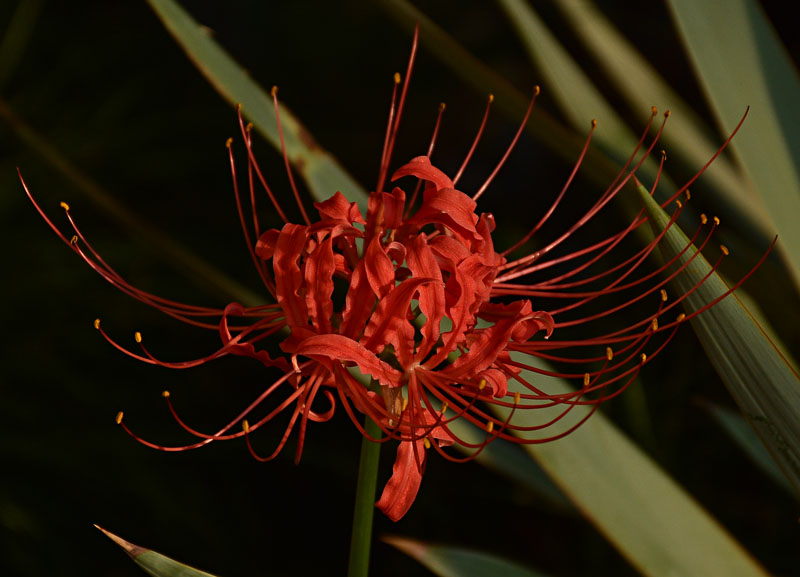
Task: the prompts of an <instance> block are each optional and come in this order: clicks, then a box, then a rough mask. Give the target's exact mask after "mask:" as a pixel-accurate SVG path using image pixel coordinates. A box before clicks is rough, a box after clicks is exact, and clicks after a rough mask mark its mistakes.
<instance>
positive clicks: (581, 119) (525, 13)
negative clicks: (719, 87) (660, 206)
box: [499, 0, 674, 194]
mask: <svg viewBox="0 0 800 577" xmlns="http://www.w3.org/2000/svg"><path fill="white" fill-rule="evenodd" d="M499 3H500V5H501V6H502V7H503V9H504V10H505V11H506V14H508V17H509V20H510V21H511V23H512V25H513V26H514V27H515V28H516V30H517V33H518V35H519V36H520V38H521V40H522V42H523V43H524V44H525V47H526V49H527V52H528V56H529V57H530V58H531V60H532V61H533V62H534V63H535V64H536V68H537V70H539V71H540V72H541V74H542V75H543V77H544V78H543V79H542V81H543V84H544V87H545V89H546V90H547V91H548V92H550V93H553V95H554V96H555V99H556V101H557V103H558V106H559V107H560V108H561V110H562V111H563V112H564V114H565V116H566V117H567V118H568V119H569V121H570V123H571V124H572V126H573V127H575V128H576V129H580V128H581V127H586V126H588V125H589V122H590V121H591V120H592V119H596V120H597V121H598V127H597V131H596V133H595V136H594V142H596V143H598V144H599V145H600V146H602V148H603V150H604V151H605V152H606V153H607V154H608V155H610V156H611V158H613V159H614V160H615V161H616V162H617V163H619V164H622V163H624V162H625V160H626V159H627V158H628V156H630V154H631V152H632V151H633V150H634V148H635V147H636V143H637V142H638V140H639V137H638V135H635V134H634V133H633V132H632V131H631V130H630V129H629V128H628V126H627V125H626V124H625V122H624V121H623V120H622V118H621V117H620V116H619V114H617V112H616V111H615V110H614V108H613V107H612V106H611V105H610V104H609V103H608V101H607V100H606V99H605V97H604V96H603V95H602V93H601V92H600V91H599V90H598V89H597V88H596V87H595V85H594V84H593V83H592V81H591V79H589V77H588V76H587V75H586V74H585V73H584V72H583V70H581V68H580V66H579V65H578V63H577V62H575V60H574V59H573V58H572V57H571V56H570V55H569V53H568V52H567V51H566V49H565V48H564V47H563V46H562V45H561V43H560V42H559V41H558V40H557V38H556V37H555V36H554V35H553V33H552V32H551V31H550V30H549V29H548V28H547V26H546V25H545V23H544V22H542V20H541V19H540V18H539V16H538V15H537V14H536V12H534V10H533V9H532V8H531V5H530V3H528V2H526V1H524V0H499ZM653 104H654V103H652V102H651V103H650V104H648V105H646V106H645V107H643V108H642V109H641V110H640V111H639V112H640V114H639V115H638V116H639V117H641V118H647V116H648V115H649V114H650V109H651V106H652V105H653ZM656 170H657V164H656V162H655V161H653V160H652V159H648V160H647V162H646V163H645V164H644V165H643V166H642V168H641V171H640V172H642V173H643V174H646V175H649V176H651V177H652V176H654V175H655V174H656ZM662 184H663V185H664V188H663V189H662V190H663V191H664V192H665V193H666V194H669V191H670V189H672V190H674V185H673V184H671V183H670V182H669V180H668V179H666V178H662Z"/></svg>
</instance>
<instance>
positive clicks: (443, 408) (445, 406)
mask: <svg viewBox="0 0 800 577" xmlns="http://www.w3.org/2000/svg"><path fill="white" fill-rule="evenodd" d="M447 406H448V405H447V401H445V402H444V403H442V411H441V413H442V414H443V415H444V413H445V411H446V410H447Z"/></svg>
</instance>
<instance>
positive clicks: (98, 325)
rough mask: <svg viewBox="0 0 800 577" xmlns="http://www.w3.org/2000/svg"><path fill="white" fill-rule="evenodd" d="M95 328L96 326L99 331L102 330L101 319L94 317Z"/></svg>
mask: <svg viewBox="0 0 800 577" xmlns="http://www.w3.org/2000/svg"><path fill="white" fill-rule="evenodd" d="M94 328H96V329H97V330H98V331H99V330H100V319H99V318H96V319H94Z"/></svg>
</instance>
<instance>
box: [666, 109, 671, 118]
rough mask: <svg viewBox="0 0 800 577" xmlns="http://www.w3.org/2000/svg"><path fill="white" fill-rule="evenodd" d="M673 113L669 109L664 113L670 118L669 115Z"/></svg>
mask: <svg viewBox="0 0 800 577" xmlns="http://www.w3.org/2000/svg"><path fill="white" fill-rule="evenodd" d="M670 114H672V113H671V112H670V111H669V110H667V111H666V112H665V113H664V118H669V115H670Z"/></svg>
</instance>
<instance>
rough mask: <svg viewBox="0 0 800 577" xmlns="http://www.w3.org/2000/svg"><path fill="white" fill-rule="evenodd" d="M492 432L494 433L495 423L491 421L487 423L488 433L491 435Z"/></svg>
mask: <svg viewBox="0 0 800 577" xmlns="http://www.w3.org/2000/svg"><path fill="white" fill-rule="evenodd" d="M492 431H494V421H489V422H488V423H486V432H487V433H491V432H492Z"/></svg>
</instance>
